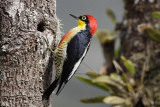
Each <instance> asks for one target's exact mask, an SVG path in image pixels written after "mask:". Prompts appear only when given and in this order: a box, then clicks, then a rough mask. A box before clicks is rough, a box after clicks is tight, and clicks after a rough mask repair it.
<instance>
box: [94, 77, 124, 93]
mask: <svg viewBox="0 0 160 107" xmlns="http://www.w3.org/2000/svg"><path fill="white" fill-rule="evenodd" d="M93 82H95V83H106V84H107V85H111V86H114V87H116V89H119V91H121V92H124V91H125V90H124V87H123V86H122V85H121V84H119V83H118V82H116V81H114V80H113V79H112V78H110V77H109V76H105V75H103V76H99V77H97V78H95V79H93Z"/></svg>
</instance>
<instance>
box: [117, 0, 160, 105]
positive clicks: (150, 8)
mask: <svg viewBox="0 0 160 107" xmlns="http://www.w3.org/2000/svg"><path fill="white" fill-rule="evenodd" d="M124 1H125V9H126V14H125V15H124V18H123V22H122V23H121V24H120V27H119V30H120V36H121V45H122V46H121V47H122V50H121V54H122V55H124V56H125V57H127V58H128V59H130V60H131V61H132V62H133V63H134V65H135V67H136V78H137V79H136V80H137V83H138V82H139V83H144V86H143V87H145V88H144V89H146V90H148V91H150V92H151V96H149V97H151V99H152V100H153V99H154V100H153V101H152V100H151V102H149V103H150V104H153V106H156V107H157V105H158V104H157V102H159V101H160V96H159V90H160V87H159V80H160V79H159V77H158V76H159V75H160V52H155V51H156V50H159V47H160V44H159V43H156V42H154V41H152V40H151V39H150V38H148V37H147V36H146V34H144V33H142V32H140V31H139V27H138V26H139V25H142V24H146V25H151V26H152V27H154V28H157V29H159V27H157V23H158V21H157V20H155V19H153V18H152V17H151V13H152V12H154V11H160V1H159V0H124ZM141 97H142V98H137V99H136V101H135V102H136V103H137V104H135V105H136V107H143V106H144V105H146V104H145V103H148V102H147V101H145V100H144V99H145V98H144V97H145V96H143V93H142V95H141ZM147 97H148V96H147ZM142 99H143V100H142Z"/></svg>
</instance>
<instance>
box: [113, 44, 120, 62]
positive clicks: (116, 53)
mask: <svg viewBox="0 0 160 107" xmlns="http://www.w3.org/2000/svg"><path fill="white" fill-rule="evenodd" d="M120 50H121V46H120V45H119V46H118V47H117V49H116V50H115V51H114V57H115V58H116V59H117V58H119V56H120Z"/></svg>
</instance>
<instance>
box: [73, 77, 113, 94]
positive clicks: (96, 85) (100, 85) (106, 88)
mask: <svg viewBox="0 0 160 107" xmlns="http://www.w3.org/2000/svg"><path fill="white" fill-rule="evenodd" d="M76 77H77V78H78V79H79V80H81V81H82V82H84V83H87V84H90V85H92V86H95V87H98V88H100V89H103V90H105V91H107V92H109V93H113V91H112V90H111V89H110V87H108V86H107V85H106V84H104V83H94V82H92V80H91V79H88V78H85V77H82V76H76Z"/></svg>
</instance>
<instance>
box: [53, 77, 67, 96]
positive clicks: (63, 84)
mask: <svg viewBox="0 0 160 107" xmlns="http://www.w3.org/2000/svg"><path fill="white" fill-rule="evenodd" d="M67 82H68V80H67V81H65V82H62V83H60V85H59V87H58V90H57V92H56V95H57V96H58V95H59V93H60V92H61V91H62V89H63V88H64V86H65V85H66V84H67Z"/></svg>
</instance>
